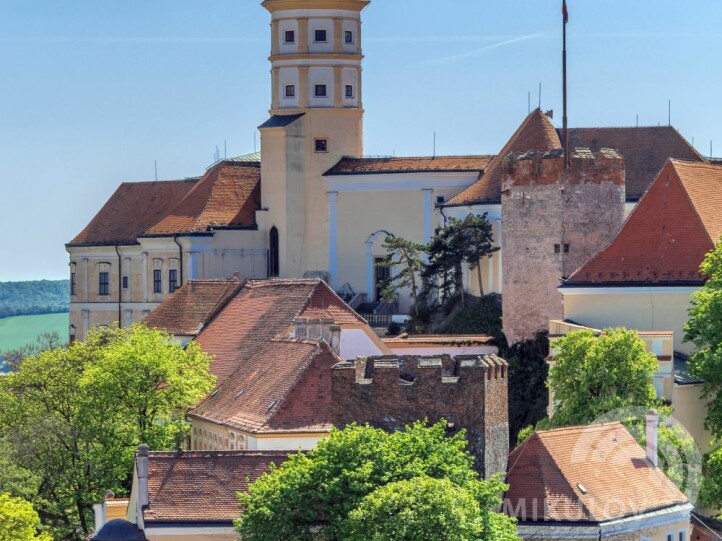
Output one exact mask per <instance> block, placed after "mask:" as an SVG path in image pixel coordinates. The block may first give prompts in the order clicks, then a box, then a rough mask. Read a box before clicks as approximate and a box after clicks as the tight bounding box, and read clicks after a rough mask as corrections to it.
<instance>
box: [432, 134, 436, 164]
mask: <svg viewBox="0 0 722 541" xmlns="http://www.w3.org/2000/svg"><path fill="white" fill-rule="evenodd" d="M432 157H433V158H436V132H434V154H433V155H432Z"/></svg>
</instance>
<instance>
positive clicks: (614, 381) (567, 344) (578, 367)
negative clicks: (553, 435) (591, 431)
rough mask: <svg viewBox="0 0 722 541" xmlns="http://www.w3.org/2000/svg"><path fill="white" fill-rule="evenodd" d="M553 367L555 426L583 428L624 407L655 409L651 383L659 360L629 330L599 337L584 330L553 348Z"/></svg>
mask: <svg viewBox="0 0 722 541" xmlns="http://www.w3.org/2000/svg"><path fill="white" fill-rule="evenodd" d="M551 347H552V350H553V355H554V364H553V366H552V367H551V369H550V370H549V388H550V389H551V391H552V393H553V395H554V416H553V418H552V422H553V424H554V425H557V426H565V425H580V424H586V423H590V422H592V421H594V420H595V419H597V418H598V417H599V416H600V415H603V414H605V413H607V412H609V411H612V410H615V409H618V408H622V407H626V406H646V407H651V406H654V405H656V404H657V400H656V393H655V390H654V386H653V385H652V378H653V376H654V374H655V372H656V371H657V366H658V363H657V358H656V357H655V356H654V355H653V354H651V353H648V352H647V350H646V347H645V344H644V341H643V340H642V339H640V338H639V336H638V335H637V333H636V332H634V331H630V330H627V329H621V328H619V329H606V330H605V331H604V332H603V333H602V334H601V335H599V336H597V335H596V334H595V333H594V332H592V331H588V330H583V331H578V332H573V333H570V334H568V335H566V336H565V337H563V338H560V339H558V340H556V341H555V342H554V343H553V344H552V346H551Z"/></svg>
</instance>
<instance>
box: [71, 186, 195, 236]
mask: <svg viewBox="0 0 722 541" xmlns="http://www.w3.org/2000/svg"><path fill="white" fill-rule="evenodd" d="M196 184H198V179H188V180H166V181H160V182H126V183H123V184H121V185H120V186H119V187H118V189H117V190H116V191H115V193H114V194H113V195H112V196H111V197H110V199H108V201H107V202H106V203H105V205H103V208H101V209H100V211H99V212H98V213H97V214H96V215H95V217H94V218H93V219H92V220H91V221H90V223H89V224H88V225H87V226H86V227H85V229H83V231H81V232H80V234H79V235H78V236H77V237H75V238H74V239H73V240H72V241H70V243H69V246H103V245H114V244H124V245H128V244H137V243H138V240H137V239H138V237H139V236H140V235H141V234H142V233H143V232H144V231H145V230H146V229H148V228H149V227H151V226H153V225H154V224H156V223H157V222H158V221H159V220H161V219H163V217H165V216H166V215H167V214H168V213H169V212H170V211H171V209H173V207H175V206H176V205H177V204H178V203H179V202H180V201H181V199H183V197H185V196H186V195H187V194H188V192H189V191H191V190H192V189H193V187H194V186H195V185H196Z"/></svg>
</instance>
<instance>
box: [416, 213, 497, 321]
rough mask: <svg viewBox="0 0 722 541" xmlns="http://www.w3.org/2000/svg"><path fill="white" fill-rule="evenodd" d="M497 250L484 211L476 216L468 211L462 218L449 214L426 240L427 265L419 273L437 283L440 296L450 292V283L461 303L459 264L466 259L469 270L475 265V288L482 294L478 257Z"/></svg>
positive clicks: (428, 281) (461, 289)
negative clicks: (443, 224)
mask: <svg viewBox="0 0 722 541" xmlns="http://www.w3.org/2000/svg"><path fill="white" fill-rule="evenodd" d="M497 250H499V248H498V247H494V245H493V237H492V232H491V223H490V222H489V220H487V218H486V214H484V215H483V216H478V215H474V214H469V215H468V216H466V218H464V219H463V220H457V219H456V218H449V219H448V221H447V223H446V225H445V226H444V227H443V228H442V229H440V230H439V231H438V232H437V233H436V235H434V236H433V237H432V238H431V240H430V241H429V245H428V248H427V251H428V254H429V262H428V265H426V267H425V268H424V271H423V272H422V276H423V277H424V278H425V282H426V283H427V284H429V285H431V284H441V286H442V291H443V293H444V298H445V299H447V300H448V298H449V296H450V287H449V286H450V285H451V284H453V288H454V292H455V293H456V294H457V295H460V300H461V306H462V307H463V306H464V272H463V264H464V263H467V264H468V265H469V268H470V269H471V270H474V269H476V272H477V276H478V279H479V288H480V289H479V290H480V292H481V294H482V295H483V294H484V289H483V285H482V279H481V261H482V260H484V259H485V258H487V257H491V256H492V255H493V254H494V252H496V251H497Z"/></svg>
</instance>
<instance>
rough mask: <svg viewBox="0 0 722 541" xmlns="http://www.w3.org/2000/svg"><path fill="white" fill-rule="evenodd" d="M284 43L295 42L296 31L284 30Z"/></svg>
mask: <svg viewBox="0 0 722 541" xmlns="http://www.w3.org/2000/svg"><path fill="white" fill-rule="evenodd" d="M284 42H285V43H296V32H295V31H294V30H286V33H285V35H284Z"/></svg>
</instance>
